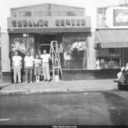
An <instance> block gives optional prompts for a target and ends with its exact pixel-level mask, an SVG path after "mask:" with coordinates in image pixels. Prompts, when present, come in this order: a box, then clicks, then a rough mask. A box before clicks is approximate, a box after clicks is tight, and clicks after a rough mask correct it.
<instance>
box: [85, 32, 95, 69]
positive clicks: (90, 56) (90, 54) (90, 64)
mask: <svg viewBox="0 0 128 128" xmlns="http://www.w3.org/2000/svg"><path fill="white" fill-rule="evenodd" d="M87 41H88V51H87V69H88V70H94V69H95V63H96V50H95V48H94V42H95V32H92V33H90V34H89V36H88V37H87Z"/></svg>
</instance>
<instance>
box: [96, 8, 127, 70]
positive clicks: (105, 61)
mask: <svg viewBox="0 0 128 128" xmlns="http://www.w3.org/2000/svg"><path fill="white" fill-rule="evenodd" d="M127 13H128V8H127V7H110V8H107V9H106V10H105V14H106V15H105V17H106V19H105V23H106V28H105V27H104V28H97V29H96V40H95V48H96V57H97V58H98V59H99V60H100V62H101V63H102V64H101V65H102V66H101V69H115V70H117V69H120V67H121V66H125V65H126V63H127V62H128V26H127V25H128V15H127Z"/></svg>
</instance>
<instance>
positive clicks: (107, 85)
mask: <svg viewBox="0 0 128 128" xmlns="http://www.w3.org/2000/svg"><path fill="white" fill-rule="evenodd" d="M0 87H1V90H0V94H11V93H27V94H28V93H54V92H84V91H104V90H115V89H117V83H114V82H113V79H105V80H82V81H81V80H80V81H58V82H55V81H51V82H43V81H41V82H39V83H28V84H25V83H21V84H11V83H3V84H1V85H0Z"/></svg>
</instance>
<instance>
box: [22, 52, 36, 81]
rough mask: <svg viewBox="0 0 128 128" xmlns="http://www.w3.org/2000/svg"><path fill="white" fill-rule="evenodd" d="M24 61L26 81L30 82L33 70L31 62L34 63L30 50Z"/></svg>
mask: <svg viewBox="0 0 128 128" xmlns="http://www.w3.org/2000/svg"><path fill="white" fill-rule="evenodd" d="M24 62H25V70H26V72H25V76H26V83H28V82H30V83H32V72H33V64H34V57H33V56H31V54H30V52H28V53H27V55H26V56H25V58H24Z"/></svg>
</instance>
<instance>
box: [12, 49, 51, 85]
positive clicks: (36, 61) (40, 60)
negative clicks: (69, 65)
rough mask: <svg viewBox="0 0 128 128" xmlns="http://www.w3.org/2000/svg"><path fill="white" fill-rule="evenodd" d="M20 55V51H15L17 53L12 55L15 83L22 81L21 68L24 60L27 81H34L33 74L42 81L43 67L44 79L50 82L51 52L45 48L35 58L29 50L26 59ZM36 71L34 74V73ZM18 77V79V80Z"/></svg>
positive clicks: (37, 80) (37, 79)
mask: <svg viewBox="0 0 128 128" xmlns="http://www.w3.org/2000/svg"><path fill="white" fill-rule="evenodd" d="M22 59H23V58H22V57H21V56H19V54H18V52H17V51H16V52H15V55H14V56H13V57H12V69H13V80H14V83H17V82H18V83H21V69H22V62H24V69H25V83H32V82H33V80H32V78H33V75H34V76H35V79H36V82H39V81H40V75H41V68H42V69H43V76H44V81H48V82H50V70H49V61H50V54H48V53H47V51H46V50H43V54H42V55H41V56H39V55H36V56H35V58H34V57H33V56H32V55H31V53H30V52H27V54H26V56H25V57H24V59H23V60H22ZM33 72H34V74H33ZM17 77H18V81H17Z"/></svg>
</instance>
